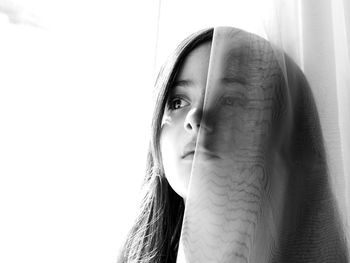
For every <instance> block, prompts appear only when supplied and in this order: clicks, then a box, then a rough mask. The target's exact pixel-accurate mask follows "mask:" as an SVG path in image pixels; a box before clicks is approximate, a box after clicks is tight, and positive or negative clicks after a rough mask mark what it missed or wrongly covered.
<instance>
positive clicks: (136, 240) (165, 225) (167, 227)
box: [118, 29, 213, 263]
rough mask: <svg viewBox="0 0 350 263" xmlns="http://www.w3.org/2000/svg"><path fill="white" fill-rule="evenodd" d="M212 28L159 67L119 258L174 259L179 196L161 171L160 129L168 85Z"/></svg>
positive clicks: (180, 210) (195, 36) (191, 39)
mask: <svg viewBox="0 0 350 263" xmlns="http://www.w3.org/2000/svg"><path fill="white" fill-rule="evenodd" d="M212 38H213V29H206V30H202V31H199V32H197V33H195V34H193V35H191V36H189V37H188V38H186V39H185V40H184V41H183V42H182V43H181V44H180V45H179V46H178V47H177V49H176V50H175V52H174V54H173V55H172V56H171V57H170V58H169V59H168V61H167V63H165V65H164V66H163V67H162V69H161V71H160V73H159V75H158V78H157V81H156V85H155V88H156V90H155V91H156V94H157V97H156V100H155V107H154V112H153V119H152V131H151V141H150V147H149V152H148V157H147V167H146V176H145V178H144V182H143V191H144V195H143V200H142V203H141V207H140V213H139V215H138V216H137V219H136V221H135V224H134V226H133V227H132V229H131V231H130V233H129V235H128V237H127V240H126V242H125V245H124V247H123V248H122V251H121V253H120V256H119V259H118V263H119V262H148V263H152V262H154V263H156V262H176V255H177V249H178V244H179V239H180V232H181V225H182V219H183V214H184V203H183V199H182V198H181V197H180V196H179V195H178V194H177V193H175V192H174V190H173V189H172V188H171V187H170V186H169V183H168V181H167V179H166V178H165V175H164V170H163V165H162V159H161V154H160V145H159V138H160V131H161V121H162V117H163V113H164V107H165V104H166V100H167V97H168V93H169V90H170V88H171V87H172V85H173V83H174V81H175V79H176V77H177V75H178V72H179V70H180V68H181V66H182V64H183V62H184V60H185V58H186V57H187V55H188V54H189V53H190V52H191V51H192V50H193V49H195V48H196V47H198V46H199V45H201V44H203V43H205V42H210V41H212Z"/></svg>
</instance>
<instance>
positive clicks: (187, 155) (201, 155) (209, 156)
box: [182, 150, 220, 160]
mask: <svg viewBox="0 0 350 263" xmlns="http://www.w3.org/2000/svg"><path fill="white" fill-rule="evenodd" d="M195 153H196V156H197V157H198V158H197V159H205V160H210V159H220V157H219V156H217V155H216V154H213V153H210V152H207V151H194V150H192V151H187V152H185V153H184V154H183V155H182V159H184V160H193V157H194V155H195Z"/></svg>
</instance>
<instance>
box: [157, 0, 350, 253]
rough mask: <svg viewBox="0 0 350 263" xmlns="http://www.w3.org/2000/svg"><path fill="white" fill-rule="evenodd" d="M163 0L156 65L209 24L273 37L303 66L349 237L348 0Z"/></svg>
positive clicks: (349, 37) (349, 237)
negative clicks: (190, 36) (188, 36)
mask: <svg viewBox="0 0 350 263" xmlns="http://www.w3.org/2000/svg"><path fill="white" fill-rule="evenodd" d="M160 3H161V4H160V19H159V30H158V32H159V33H158V48H157V54H158V56H157V60H156V68H159V66H160V65H161V64H162V62H163V61H164V59H165V57H166V54H169V53H170V51H171V50H173V49H174V47H175V46H176V45H177V44H178V43H179V42H180V41H181V40H182V39H183V38H184V37H186V36H187V35H189V34H190V33H192V32H194V31H196V30H199V29H202V28H206V27H216V26H231V27H236V28H240V29H243V30H246V31H248V32H252V33H255V34H257V35H260V36H262V37H263V38H265V39H267V40H269V41H270V42H272V43H273V44H274V45H276V46H277V47H278V48H281V49H282V50H284V51H285V52H286V53H287V54H288V55H289V56H290V57H291V58H292V59H293V60H294V61H295V62H296V63H297V65H298V66H299V67H300V68H301V69H302V71H303V73H304V74H305V76H306V78H307V80H308V82H309V84H310V86H311V89H312V92H313V95H314V99H315V102H316V106H317V109H318V114H319V117H320V122H321V129H322V133H323V137H324V143H325V150H326V155H327V162H328V169H329V177H330V180H331V188H332V192H333V194H334V195H335V198H336V200H337V205H338V209H339V212H340V215H341V219H342V221H343V224H344V231H345V236H346V237H347V239H348V240H349V239H350V227H349V225H350V162H349V161H350V117H349V113H350V53H349V46H350V43H349V40H350V2H349V1H348V0H321V1H319V0H310V1H302V0H269V1H259V0H250V1H244V2H243V1H225V0H221V1H215V2H213V1H190V2H188V1H187V2H186V1H176V3H174V2H172V1H169V0H161V1H160ZM185 213H186V212H185ZM348 247H349V244H348Z"/></svg>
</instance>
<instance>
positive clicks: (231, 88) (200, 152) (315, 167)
mask: <svg viewBox="0 0 350 263" xmlns="http://www.w3.org/2000/svg"><path fill="white" fill-rule="evenodd" d="M280 58H283V59H284V60H283V61H282V60H280ZM281 63H283V67H281ZM180 242H181V243H180V245H183V247H182V248H181V249H184V252H185V258H186V262H297V261H298V259H299V258H300V257H302V258H304V261H303V262H315V261H318V262H322V261H325V260H330V261H328V262H346V254H345V251H346V247H345V246H346V245H345V243H344V233H343V227H342V222H341V219H340V217H339V215H338V209H337V205H336V202H335V199H334V197H333V194H332V190H331V187H330V181H329V176H328V167H327V160H326V154H325V149H324V144H323V139H322V133H321V129H320V124H319V119H318V113H317V109H316V106H315V104H314V100H313V96H312V93H311V90H310V87H309V85H308V82H307V80H306V79H305V77H304V75H303V73H302V72H301V71H300V69H299V68H298V66H297V65H296V64H295V63H294V62H293V61H291V60H290V58H288V57H287V56H284V54H283V53H281V52H280V51H279V50H278V49H273V48H272V46H271V44H270V43H269V42H268V41H266V40H264V39H263V38H261V37H258V36H256V35H253V34H250V33H247V32H245V31H242V30H238V29H233V28H216V29H215V30H214V37H213V41H212V48H211V56H210V63H209V72H208V77H207V86H206V95H205V101H204V107H203V111H202V119H201V123H200V130H199V135H198V137H197V144H196V150H195V155H194V159H193V163H192V173H191V179H190V184H189V188H188V193H187V198H186V204H185V215H184V221H183V228H182V239H181V241H180ZM324 249H327V252H325V253H324V254H323V255H320V253H321V252H322V251H324ZM180 258H181V257H179V259H180Z"/></svg>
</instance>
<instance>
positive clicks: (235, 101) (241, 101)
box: [220, 96, 247, 107]
mask: <svg viewBox="0 0 350 263" xmlns="http://www.w3.org/2000/svg"><path fill="white" fill-rule="evenodd" d="M220 104H221V105H224V106H231V107H234V106H238V107H244V106H245V105H246V104H247V100H246V98H238V97H232V96H225V97H222V98H221V99H220Z"/></svg>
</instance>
